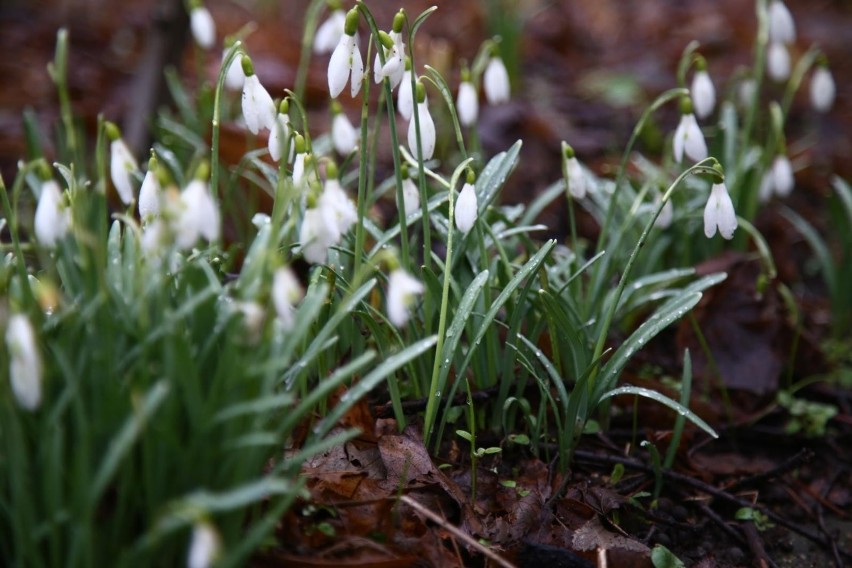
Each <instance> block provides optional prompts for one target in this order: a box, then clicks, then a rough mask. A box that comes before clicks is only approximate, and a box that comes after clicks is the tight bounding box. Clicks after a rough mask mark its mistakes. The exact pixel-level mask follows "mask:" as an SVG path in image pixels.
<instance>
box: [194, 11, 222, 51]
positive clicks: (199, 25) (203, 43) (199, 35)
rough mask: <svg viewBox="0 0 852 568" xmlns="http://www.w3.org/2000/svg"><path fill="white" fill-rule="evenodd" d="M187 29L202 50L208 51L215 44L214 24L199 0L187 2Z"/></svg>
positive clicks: (208, 12)
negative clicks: (188, 28) (190, 31)
mask: <svg viewBox="0 0 852 568" xmlns="http://www.w3.org/2000/svg"><path fill="white" fill-rule="evenodd" d="M189 27H190V29H191V30H192V37H193V38H194V39H195V43H197V44H198V46H199V47H201V48H202V49H210V48H211V47H213V44H214V43H216V24H215V23H214V22H213V16H211V15H210V11H209V10H208V9H207V8H206V7H205V6H204V4H203V3H202V1H201V0H189Z"/></svg>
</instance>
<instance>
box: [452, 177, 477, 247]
mask: <svg viewBox="0 0 852 568" xmlns="http://www.w3.org/2000/svg"><path fill="white" fill-rule="evenodd" d="M454 213H455V218H456V227H457V228H458V230H459V231H461V232H462V233H463V234H465V235H466V234H468V233H469V232H470V230H471V229H472V228H473V224H474V222H476V217H477V215H478V214H479V211H478V204H477V199H476V189H475V188H474V186H473V184H470V183H466V184H464V186H463V187H462V190H461V191H460V192H459V196H458V198H457V199H456V207H455V212H454Z"/></svg>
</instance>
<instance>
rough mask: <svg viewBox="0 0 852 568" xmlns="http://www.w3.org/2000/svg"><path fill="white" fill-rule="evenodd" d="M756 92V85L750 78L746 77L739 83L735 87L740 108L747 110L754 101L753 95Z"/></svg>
mask: <svg viewBox="0 0 852 568" xmlns="http://www.w3.org/2000/svg"><path fill="white" fill-rule="evenodd" d="M756 90H757V83H756V82H755V80H754V79H753V78H752V77H746V78H744V79H743V80H742V81H740V83H739V85H738V86H737V99H738V101H739V103H740V106H741V107H743V108H748V107H749V106H751V103H752V101H753V100H754V93H755V91H756Z"/></svg>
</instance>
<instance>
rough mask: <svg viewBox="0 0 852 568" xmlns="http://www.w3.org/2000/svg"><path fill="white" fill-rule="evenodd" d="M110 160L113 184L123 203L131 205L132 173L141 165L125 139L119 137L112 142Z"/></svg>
mask: <svg viewBox="0 0 852 568" xmlns="http://www.w3.org/2000/svg"><path fill="white" fill-rule="evenodd" d="M109 147H110V162H109V173H110V177H111V178H112V184H113V185H114V186H115V190H116V191H117V192H118V196H119V197H120V198H121V201H122V203H124V204H125V205H130V202H131V201H133V179H132V174H133V172H135V171H136V170H137V169H138V168H139V166H138V165H137V164H136V158H134V157H133V153H132V152H131V151H130V148H128V147H127V144H125V143H124V140H122V139H121V138H118V139H116V140H113V141H112V142H110V146H109Z"/></svg>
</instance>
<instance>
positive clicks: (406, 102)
mask: <svg viewBox="0 0 852 568" xmlns="http://www.w3.org/2000/svg"><path fill="white" fill-rule="evenodd" d="M396 110H397V112H399V115H400V116H401V117H402V118H404V119H405V120H411V115H412V114H414V91H412V90H411V70H410V69H406V70H405V71H404V72H403V74H402V81H400V83H399V91H397V94H396Z"/></svg>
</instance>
